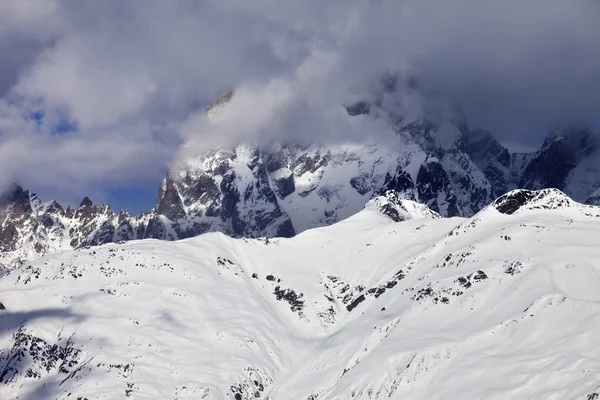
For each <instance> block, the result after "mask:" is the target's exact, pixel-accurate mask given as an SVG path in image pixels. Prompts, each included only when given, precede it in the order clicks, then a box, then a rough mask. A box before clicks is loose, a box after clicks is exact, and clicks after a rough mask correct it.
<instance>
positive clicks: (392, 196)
mask: <svg viewBox="0 0 600 400" xmlns="http://www.w3.org/2000/svg"><path fill="white" fill-rule="evenodd" d="M372 206H374V207H375V209H376V210H377V211H378V212H380V213H381V214H383V215H385V216H386V217H388V218H389V219H391V220H392V221H394V222H402V221H406V220H409V219H423V218H429V219H437V218H440V215H439V214H438V213H436V212H435V211H432V210H430V209H429V208H427V206H425V205H423V204H419V203H416V202H414V201H411V200H406V199H403V198H402V196H401V195H400V194H399V193H398V192H395V191H393V190H389V191H387V192H386V193H385V195H384V196H379V197H376V198H375V199H374V200H372V201H371V202H369V203H368V204H367V206H366V207H367V208H369V207H372Z"/></svg>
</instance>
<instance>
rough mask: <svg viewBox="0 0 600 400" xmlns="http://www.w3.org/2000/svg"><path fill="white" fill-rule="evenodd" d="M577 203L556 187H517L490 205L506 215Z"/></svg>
mask: <svg viewBox="0 0 600 400" xmlns="http://www.w3.org/2000/svg"><path fill="white" fill-rule="evenodd" d="M577 204H578V203H576V202H574V201H573V200H572V199H571V198H570V197H569V196H567V195H566V194H564V193H563V192H561V191H560V190H558V189H543V190H524V189H518V190H513V191H511V192H509V193H506V194H505V195H503V196H500V197H499V198H498V199H497V200H496V201H494V202H493V203H492V204H491V205H490V207H491V208H495V209H496V210H497V211H498V212H500V213H502V214H506V215H512V214H514V213H516V212H519V211H523V210H539V209H544V210H553V209H559V208H566V207H574V206H576V205H577Z"/></svg>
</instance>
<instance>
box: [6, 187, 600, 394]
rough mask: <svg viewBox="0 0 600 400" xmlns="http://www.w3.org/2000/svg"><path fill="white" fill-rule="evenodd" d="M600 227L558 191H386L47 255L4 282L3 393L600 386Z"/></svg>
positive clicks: (561, 390)
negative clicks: (492, 194) (255, 225)
mask: <svg viewBox="0 0 600 400" xmlns="http://www.w3.org/2000/svg"><path fill="white" fill-rule="evenodd" d="M396 221H399V222H396ZM599 233H600V208H598V207H592V206H585V205H582V204H579V203H576V202H574V201H572V200H570V199H569V198H568V197H566V196H565V195H564V194H562V193H561V192H559V191H557V190H544V191H539V192H529V191H514V192H511V193H509V194H507V195H504V196H502V197H501V198H500V199H498V200H497V201H496V202H494V203H493V204H492V205H490V206H489V207H487V208H485V209H484V210H482V211H481V212H479V213H478V214H477V215H475V216H474V217H472V218H469V219H465V218H439V216H438V215H437V214H436V213H434V212H432V211H430V210H428V209H427V208H426V207H424V206H422V205H419V204H416V203H413V202H410V201H408V200H400V199H399V198H398V197H394V196H393V195H390V196H388V197H387V198H384V197H380V198H377V199H374V200H371V201H370V202H369V203H368V204H367V206H366V207H365V209H364V210H363V211H361V212H359V213H358V214H356V215H354V216H352V217H350V218H348V219H346V220H343V221H341V222H339V223H337V224H334V225H332V226H328V227H323V228H317V229H312V230H307V231H305V232H303V233H301V234H299V235H297V236H296V237H294V238H291V239H232V238H230V237H227V236H225V235H223V234H220V233H208V234H204V235H201V236H199V237H195V238H192V239H186V240H182V241H177V242H165V241H157V240H142V241H133V242H128V243H125V244H108V245H103V246H100V247H90V248H83V249H79V250H73V251H65V252H60V253H56V254H53V255H50V256H46V257H42V258H38V259H36V260H34V261H32V262H29V263H27V264H26V265H24V266H23V267H21V268H19V269H16V270H13V271H12V272H11V273H9V274H8V275H6V276H4V277H2V278H0V302H1V305H0V399H15V400H16V399H21V400H37V399H61V400H63V399H68V400H71V399H74V400H77V399H79V400H83V399H87V400H92V399H137V400H141V399H173V400H174V399H181V400H183V399H234V400H245V399H270V400H290V399H292V400H295V399H298V400H324V399H388V398H391V399H444V400H448V399H528V400H529V399H544V400H548V399H584V400H593V399H598V398H599V393H600V388H599V386H600V246H598V234H599Z"/></svg>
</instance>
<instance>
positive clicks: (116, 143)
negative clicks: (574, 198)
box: [0, 0, 600, 197]
mask: <svg viewBox="0 0 600 400" xmlns="http://www.w3.org/2000/svg"><path fill="white" fill-rule="evenodd" d="M599 17H600V4H599V3H598V2H597V1H592V0H573V1H569V2H567V1H563V0H527V1H522V0H519V1H518V0H505V1H501V2H499V1H491V0H477V1H475V0H458V1H454V2H448V1H442V0H402V1H392V0H371V1H364V0H345V1H342V0H333V1H328V2H323V1H318V0H302V1H295V0H294V1H287V2H274V1H272V0H255V1H252V2H248V1H244V0H202V1H192V0H189V1H188V0H180V1H158V0H143V1H142V0H132V1H128V2H121V1H116V0H106V1H99V0H98V1H86V2H81V1H76V0H62V1H53V0H37V1H34V0H31V1H27V2H25V1H20V0H6V1H3V2H0V51H1V52H2V54H3V55H7V56H6V57H3V63H2V65H0V168H1V169H2V171H3V174H2V176H1V177H0V185H1V184H2V183H4V182H9V181H12V180H19V181H21V182H23V183H24V184H25V185H31V186H32V187H34V188H35V189H36V190H41V191H46V192H48V193H54V196H56V193H61V194H65V193H67V195H66V196H70V195H71V194H72V196H77V197H79V196H81V195H83V194H87V193H89V192H90V191H95V192H98V193H99V195H100V196H101V195H102V192H104V191H106V190H107V189H108V188H110V187H111V186H114V185H143V184H148V183H149V182H150V183H151V184H153V185H155V184H156V182H157V181H158V180H159V179H160V177H161V176H162V174H163V172H164V169H165V168H166V167H167V166H168V165H169V164H170V163H172V162H173V161H174V160H176V159H177V157H179V156H180V155H181V154H183V155H185V156H189V155H191V154H194V152H197V151H198V149H199V148H203V147H209V146H220V145H229V144H232V143H235V142H236V141H240V140H252V141H258V140H271V139H281V140H290V139H294V140H302V141H312V140H365V138H368V139H372V137H373V136H375V137H376V136H377V135H381V134H385V132H386V130H387V128H386V127H385V126H383V125H382V124H381V123H380V121H370V120H365V119H360V118H359V119H351V118H348V116H347V115H345V113H344V112H343V109H342V108H341V106H340V105H341V104H343V102H344V101H347V100H348V99H349V98H352V96H355V95H357V94H360V95H366V94H368V89H365V88H364V86H361V85H363V84H365V83H369V82H372V81H373V77H374V76H375V75H377V74H380V73H383V72H385V71H405V73H407V74H410V75H414V76H415V77H417V78H418V81H419V83H420V85H421V86H420V88H421V90H422V92H417V91H415V90H413V91H411V90H410V88H407V91H406V93H405V95H403V96H398V97H396V98H393V99H391V100H390V101H394V102H396V105H397V106H398V107H399V108H402V109H403V110H404V112H409V111H411V112H414V110H415V109H417V108H419V107H420V106H421V105H422V102H423V98H422V97H421V94H422V93H432V92H437V93H440V95H442V96H445V97H448V98H450V99H452V101H454V102H456V103H457V104H460V106H461V107H462V109H463V110H464V111H465V112H466V114H467V116H468V119H469V121H470V123H471V125H472V126H481V127H484V128H488V129H490V130H492V131H493V132H494V133H495V134H496V135H497V136H499V137H500V138H501V139H502V140H504V141H506V142H510V143H513V144H522V145H523V146H531V145H535V144H536V143H538V142H539V141H540V140H541V137H542V136H541V135H543V132H542V131H543V129H545V127H546V126H547V125H548V124H549V123H552V122H554V121H555V120H561V119H569V118H573V119H591V120H593V119H595V118H597V116H598V114H599V113H598V112H599V110H600V24H598V23H597V21H598V18H599ZM227 86H231V87H235V88H236V95H235V96H234V98H233V99H232V101H231V103H230V104H229V105H228V106H227V107H226V108H223V109H222V110H220V111H219V112H218V113H215V114H214V115H213V116H211V118H210V119H207V118H206V117H205V116H204V110H205V109H206V107H207V106H208V105H209V104H210V103H211V102H212V100H213V99H214V96H215V95H216V93H217V92H218V91H219V90H220V89H222V88H223V87H227ZM32 116H34V117H32ZM35 116H38V117H35ZM40 116H41V117H40ZM65 120H66V121H68V123H69V126H70V127H72V129H70V130H69V132H66V133H62V134H57V131H60V129H58V127H59V126H60V125H61V124H64V123H65ZM184 145H187V146H186V147H182V146H184ZM182 149H183V150H182Z"/></svg>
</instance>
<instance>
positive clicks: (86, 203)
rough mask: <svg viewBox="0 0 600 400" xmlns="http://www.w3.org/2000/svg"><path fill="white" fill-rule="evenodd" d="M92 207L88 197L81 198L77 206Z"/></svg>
mask: <svg viewBox="0 0 600 400" xmlns="http://www.w3.org/2000/svg"><path fill="white" fill-rule="evenodd" d="M91 206H92V200H90V198H89V197H87V196H85V197H84V198H83V200H81V203H80V204H79V208H81V207H91Z"/></svg>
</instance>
